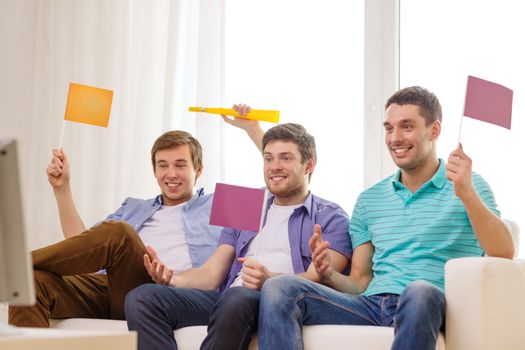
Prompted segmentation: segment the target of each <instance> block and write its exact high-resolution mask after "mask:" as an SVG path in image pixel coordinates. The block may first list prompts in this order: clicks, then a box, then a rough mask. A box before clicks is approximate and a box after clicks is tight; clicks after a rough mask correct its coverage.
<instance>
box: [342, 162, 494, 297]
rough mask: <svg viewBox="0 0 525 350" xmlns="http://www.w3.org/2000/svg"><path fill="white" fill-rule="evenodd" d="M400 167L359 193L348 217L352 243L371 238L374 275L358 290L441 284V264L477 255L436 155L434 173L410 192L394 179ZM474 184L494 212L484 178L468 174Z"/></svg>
mask: <svg viewBox="0 0 525 350" xmlns="http://www.w3.org/2000/svg"><path fill="white" fill-rule="evenodd" d="M400 175H401V172H400V170H398V172H397V173H396V174H395V175H393V176H391V177H388V178H386V179H384V180H382V181H381V182H379V183H377V184H376V185H374V186H372V187H370V188H369V189H367V190H365V191H363V192H362V193H361V195H360V196H359V198H358V200H357V203H356V205H355V208H354V212H353V214H352V219H351V221H350V237H351V240H352V244H353V247H354V249H355V248H356V247H357V246H359V245H361V244H363V243H366V242H369V241H371V242H372V245H373V246H374V255H373V258H372V269H373V273H374V278H373V279H372V281H371V282H370V285H369V286H368V288H367V289H366V291H365V292H364V293H363V295H374V294H381V293H394V294H401V292H402V291H403V290H404V289H405V287H406V286H407V285H408V284H409V283H411V282H413V281H416V280H425V281H428V282H430V283H432V284H434V285H436V286H437V287H439V288H441V290H443V289H444V265H445V262H447V260H449V259H452V258H458V257H463V256H481V255H483V250H482V249H481V247H480V245H479V242H478V240H477V238H476V236H475V234H474V232H473V230H472V226H471V225H470V221H469V219H468V217H467V213H466V211H465V208H464V206H463V204H462V202H461V201H460V200H459V198H458V197H457V196H456V195H455V193H454V187H453V185H452V183H451V182H450V181H448V180H447V178H446V176H445V162H444V161H443V160H442V159H440V165H439V169H438V171H437V172H436V174H434V177H433V178H432V179H431V180H430V181H428V182H427V183H426V184H424V185H423V186H422V187H421V188H420V189H419V190H417V191H416V192H415V193H412V192H411V191H410V190H409V189H408V188H407V187H405V186H404V185H403V184H402V183H401V182H399V177H400ZM472 181H473V184H474V188H475V189H476V191H477V193H478V194H479V196H480V197H481V199H482V200H483V201H484V202H485V204H486V205H487V207H488V208H489V209H490V210H491V211H492V212H493V213H495V214H496V215H498V216H499V211H498V209H497V206H496V201H495V199H494V195H493V193H492V190H491V189H490V187H489V185H488V184H487V182H486V181H485V180H484V179H483V178H482V177H481V176H480V175H478V174H476V173H473V174H472Z"/></svg>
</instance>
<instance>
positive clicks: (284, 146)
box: [263, 140, 315, 205]
mask: <svg viewBox="0 0 525 350" xmlns="http://www.w3.org/2000/svg"><path fill="white" fill-rule="evenodd" d="M263 156H264V181H265V182H266V186H267V187H268V190H269V191H270V192H271V193H272V194H273V195H274V196H275V204H277V205H294V204H300V203H303V202H304V200H305V199H306V196H307V195H308V175H309V174H310V173H311V172H313V170H314V167H315V164H314V161H313V160H312V159H310V160H308V161H307V162H305V163H304V164H303V162H302V159H301V153H300V152H299V148H298V147H297V144H295V143H294V142H289V141H279V140H274V141H270V142H268V143H267V144H266V147H265V148H264V153H263Z"/></svg>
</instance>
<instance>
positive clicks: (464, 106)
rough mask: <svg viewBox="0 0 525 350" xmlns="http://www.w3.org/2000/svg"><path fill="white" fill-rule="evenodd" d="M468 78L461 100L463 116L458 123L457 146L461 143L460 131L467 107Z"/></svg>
mask: <svg viewBox="0 0 525 350" xmlns="http://www.w3.org/2000/svg"><path fill="white" fill-rule="evenodd" d="M469 77H470V75H468V76H467V84H466V85H465V98H464V99H463V114H462V115H461V121H460V122H459V134H458V145H459V143H460V142H461V129H462V128H463V119H464V118H465V108H466V107H467V93H468V81H469Z"/></svg>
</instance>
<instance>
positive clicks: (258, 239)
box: [254, 189, 268, 260]
mask: <svg viewBox="0 0 525 350" xmlns="http://www.w3.org/2000/svg"><path fill="white" fill-rule="evenodd" d="M267 202H268V189H265V190H264V199H263V205H262V212H261V222H260V223H259V231H258V232H257V245H256V246H255V256H254V259H255V260H257V256H258V255H259V245H260V244H261V231H262V227H263V223H264V217H265V213H266V205H267Z"/></svg>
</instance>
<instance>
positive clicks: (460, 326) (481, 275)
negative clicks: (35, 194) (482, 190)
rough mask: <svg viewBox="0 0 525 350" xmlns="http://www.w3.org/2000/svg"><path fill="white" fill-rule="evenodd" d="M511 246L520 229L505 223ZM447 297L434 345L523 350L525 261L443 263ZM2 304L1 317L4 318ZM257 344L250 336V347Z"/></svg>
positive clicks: (88, 323) (181, 341)
mask: <svg viewBox="0 0 525 350" xmlns="http://www.w3.org/2000/svg"><path fill="white" fill-rule="evenodd" d="M509 227H510V228H511V231H512V233H513V239H514V241H515V246H516V247H518V246H519V244H518V241H517V238H518V233H519V229H518V228H517V226H515V224H513V223H512V222H511V223H510V224H509ZM445 295H446V300H447V317H446V318H447V319H446V330H445V333H446V339H445V338H444V337H443V335H440V337H439V339H438V344H437V346H436V349H439V350H444V349H445V348H446V350H522V349H525V260H508V259H500V258H491V257H483V258H461V259H453V260H451V261H449V262H448V263H447V264H446V266H445ZM5 313H6V310H5V308H4V309H3V310H2V309H0V320H4V322H5V320H6V318H7V316H6V314H5ZM52 327H54V328H61V329H90V330H95V329H100V330H115V329H120V330H122V331H123V332H125V331H127V328H126V322H125V321H116V320H100V319H81V318H71V319H65V320H54V321H53V322H52ZM205 335H206V327H205V326H197V327H186V328H182V329H179V330H176V331H175V338H176V339H177V344H178V347H179V349H180V350H194V349H199V346H200V343H201V341H202V339H203V338H204V336H205ZM303 335H304V348H305V350H314V349H331V350H339V349H341V350H343V349H345V350H347V349H359V350H387V349H390V346H391V344H392V340H393V337H394V332H393V329H392V328H387V327H371V326H336V325H329V326H305V327H304V330H303ZM254 349H257V339H256V337H254V338H253V339H252V342H251V344H250V350H254Z"/></svg>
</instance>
